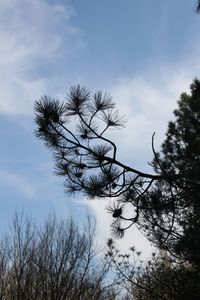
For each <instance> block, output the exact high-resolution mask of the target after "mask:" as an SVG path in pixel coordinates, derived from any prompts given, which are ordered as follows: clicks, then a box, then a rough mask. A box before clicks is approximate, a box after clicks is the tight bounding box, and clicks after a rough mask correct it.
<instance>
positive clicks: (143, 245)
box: [79, 200, 154, 258]
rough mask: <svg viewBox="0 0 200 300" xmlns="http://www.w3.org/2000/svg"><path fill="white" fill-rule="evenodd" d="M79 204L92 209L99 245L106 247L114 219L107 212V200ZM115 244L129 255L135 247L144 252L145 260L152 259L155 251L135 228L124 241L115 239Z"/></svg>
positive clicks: (85, 201)
mask: <svg viewBox="0 0 200 300" xmlns="http://www.w3.org/2000/svg"><path fill="white" fill-rule="evenodd" d="M79 203H81V204H83V203H84V204H86V205H88V206H89V207H90V208H92V210H93V212H94V214H95V216H96V220H97V236H96V240H97V245H100V246H102V245H103V246H105V245H106V243H107V239H108V238H110V237H112V235H111V227H110V225H111V222H112V217H111V215H110V214H108V213H107V212H106V205H107V204H108V202H107V200H104V201H103V200H101V201H100V200H90V201H89V200H84V201H82V200H81V201H79ZM115 243H116V246H117V248H118V249H119V250H120V251H121V252H122V253H127V252H128V250H129V248H130V247H132V246H134V247H135V248H136V249H137V251H141V252H142V257H143V258H148V257H150V255H151V253H152V252H153V251H154V248H153V247H152V246H151V244H150V243H149V241H148V240H147V239H146V238H145V237H144V236H143V235H142V233H141V232H140V231H139V230H138V229H137V228H136V227H135V226H133V227H132V228H130V229H129V230H127V231H126V233H125V236H124V238H123V239H118V240H116V239H115Z"/></svg>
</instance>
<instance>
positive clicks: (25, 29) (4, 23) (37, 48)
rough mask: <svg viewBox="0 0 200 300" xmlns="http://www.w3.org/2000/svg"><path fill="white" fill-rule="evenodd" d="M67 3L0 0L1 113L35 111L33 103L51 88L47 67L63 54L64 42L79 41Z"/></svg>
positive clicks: (71, 12) (39, 0)
mask: <svg viewBox="0 0 200 300" xmlns="http://www.w3.org/2000/svg"><path fill="white" fill-rule="evenodd" d="M67 3H68V2H65V5H63V4H58V2H57V4H55V3H54V4H53V3H52V4H50V2H48V1H46V0H1V2H0V24H1V26H0V77H1V82H0V90H1V97H0V112H1V113H28V112H32V109H31V105H32V101H33V100H34V99H36V97H39V96H40V95H41V94H43V93H45V92H46V90H47V89H48V86H50V85H51V83H50V82H48V79H49V78H48V75H44V73H45V68H48V67H49V65H51V64H53V62H54V61H55V60H56V57H58V56H59V55H60V53H61V52H62V51H64V45H63V44H64V41H65V42H66V40H68V41H70V38H71V37H72V36H73V37H74V36H75V39H76V38H77V39H78V30H77V28H75V27H73V26H71V24H70V20H71V17H72V16H73V14H74V12H73V10H72V8H71V7H70V6H69V5H68V4H67ZM71 43H72V41H71ZM72 44H73V43H72ZM72 48H73V47H72Z"/></svg>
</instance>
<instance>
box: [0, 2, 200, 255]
mask: <svg viewBox="0 0 200 300" xmlns="http://www.w3.org/2000/svg"><path fill="white" fill-rule="evenodd" d="M199 27H200V16H199V15H197V14H196V13H195V1H188V0H173V1H168V0H151V1H149V0H140V1H136V0H125V1H122V0H99V1H98V0H96V1H94V0H84V1H83V0H73V1H72V0H57V1H56V0H0V79H1V80H0V137H1V142H0V201H1V210H0V232H3V231H4V230H5V229H6V228H7V226H8V224H9V222H10V220H11V218H12V216H13V214H14V212H15V211H18V212H21V211H23V212H24V213H25V214H28V215H31V216H32V217H33V219H34V220H36V222H43V220H44V219H45V218H47V216H48V215H49V214H52V213H55V214H56V215H57V216H59V217H62V218H66V217H68V216H69V215H72V216H73V217H74V218H75V219H76V220H77V221H79V222H82V221H84V219H85V214H86V211H87V209H90V210H92V211H93V213H94V214H95V215H96V217H97V232H98V235H97V236H98V241H99V243H100V244H103V243H104V242H105V241H106V239H107V237H108V236H109V235H110V231H109V230H110V229H109V224H110V222H111V219H110V216H109V215H108V214H107V213H106V212H105V209H104V206H105V201H99V200H98V201H97V200H93V201H88V199H85V198H83V197H82V196H81V195H79V196H78V197H75V198H69V196H68V195H66V194H64V188H63V179H62V178H57V177H56V176H55V175H54V173H53V160H52V157H51V153H49V151H48V150H47V149H46V148H45V147H44V145H43V144H42V142H41V141H39V140H37V138H36V137H35V135H34V129H35V124H34V113H33V104H34V101H35V100H38V99H39V98H40V97H41V96H43V95H49V96H51V97H55V98H59V99H60V100H64V99H65V97H66V95H67V93H68V91H69V88H70V86H72V85H77V84H80V85H84V86H86V87H87V88H89V89H90V90H91V91H92V92H95V91H97V90H102V91H103V92H109V93H110V94H111V95H112V96H113V100H114V101H115V102H116V104H117V108H119V111H120V112H121V113H122V114H123V115H125V116H126V119H127V124H126V128H125V129H122V130H120V131H113V132H111V137H112V138H113V140H114V141H115V142H116V143H117V145H118V151H119V152H118V157H119V159H120V160H121V161H122V162H123V163H127V164H130V165H131V166H133V167H137V168H140V169H142V170H144V171H145V170H146V169H147V168H148V164H147V162H148V161H151V159H152V150H151V137H152V134H153V132H154V131H155V132H156V137H155V146H156V149H158V150H159V146H160V144H161V143H162V141H163V139H164V133H165V131H166V128H167V123H168V121H169V120H171V119H172V118H173V114H172V112H173V110H174V109H175V108H176V103H177V100H178V99H179V96H180V94H181V93H182V92H184V91H186V92H189V86H190V84H191V82H192V80H193V78H194V77H196V76H197V77H198V76H199V68H200V59H199V53H200V35H199ZM129 245H135V246H136V247H137V248H138V249H139V250H142V251H143V253H144V255H148V254H149V253H150V251H151V248H150V245H149V243H148V242H147V241H146V240H145V238H144V237H143V236H142V235H141V234H140V233H139V232H138V231H137V230H136V229H131V230H129V232H127V234H126V237H125V238H124V240H123V241H121V242H119V246H120V247H122V249H123V250H124V251H126V250H127V249H128V246H129Z"/></svg>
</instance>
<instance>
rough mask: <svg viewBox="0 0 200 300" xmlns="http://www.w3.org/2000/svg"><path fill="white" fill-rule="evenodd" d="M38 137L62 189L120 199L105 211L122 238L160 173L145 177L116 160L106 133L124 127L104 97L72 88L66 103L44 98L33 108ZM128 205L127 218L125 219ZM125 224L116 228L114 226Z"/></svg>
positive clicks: (109, 102)
mask: <svg viewBox="0 0 200 300" xmlns="http://www.w3.org/2000/svg"><path fill="white" fill-rule="evenodd" d="M35 113H36V123H37V125H38V129H37V130H36V135H37V137H39V138H41V139H43V140H44V141H45V144H46V146H47V147H48V148H50V149H51V150H52V151H53V156H54V159H55V161H56V174H57V175H61V176H64V177H65V190H66V192H69V193H74V192H83V194H84V195H85V196H88V197H89V198H94V197H99V198H107V197H108V198H119V197H120V196H121V197H122V198H121V200H120V201H119V202H118V203H117V204H116V203H114V205H113V206H109V207H108V210H109V211H110V212H111V213H112V215H113V217H114V218H115V219H116V220H115V222H114V224H113V231H114V232H115V233H116V234H119V235H123V232H124V230H125V229H126V228H128V227H130V225H132V224H133V223H135V222H137V220H138V218H139V214H140V211H141V207H140V202H141V199H142V197H143V196H144V195H145V194H146V193H148V191H149V189H150V187H151V186H152V184H153V183H154V181H157V180H162V179H163V175H162V174H159V175H157V174H148V173H144V172H141V171H139V170H137V169H134V168H132V167H130V166H127V165H125V164H123V163H122V162H120V161H119V160H118V159H117V146H116V145H115V143H114V142H113V141H111V140H110V139H109V138H108V136H107V135H106V134H107V131H108V130H109V129H110V128H120V127H123V126H124V122H125V120H124V118H123V117H121V116H119V113H118V111H117V110H116V109H115V104H114V103H113V101H112V98H111V96H110V95H109V94H104V95H103V94H102V93H101V92H97V93H96V94H94V95H93V96H91V93H90V92H89V91H88V90H87V89H86V88H84V87H80V86H77V87H72V88H71V89H70V93H69V94H68V97H67V100H66V101H65V102H63V103H61V104H59V101H58V100H54V99H51V98H49V97H47V96H44V97H42V98H41V99H40V100H39V101H36V103H35ZM127 203H129V204H130V205H131V206H132V207H134V209H135V210H133V215H132V217H129V218H128V217H125V216H124V214H123V213H124V205H125V204H127ZM120 220H124V221H129V222H130V224H129V225H127V226H126V227H125V228H121V227H120V224H119V221H120Z"/></svg>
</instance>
